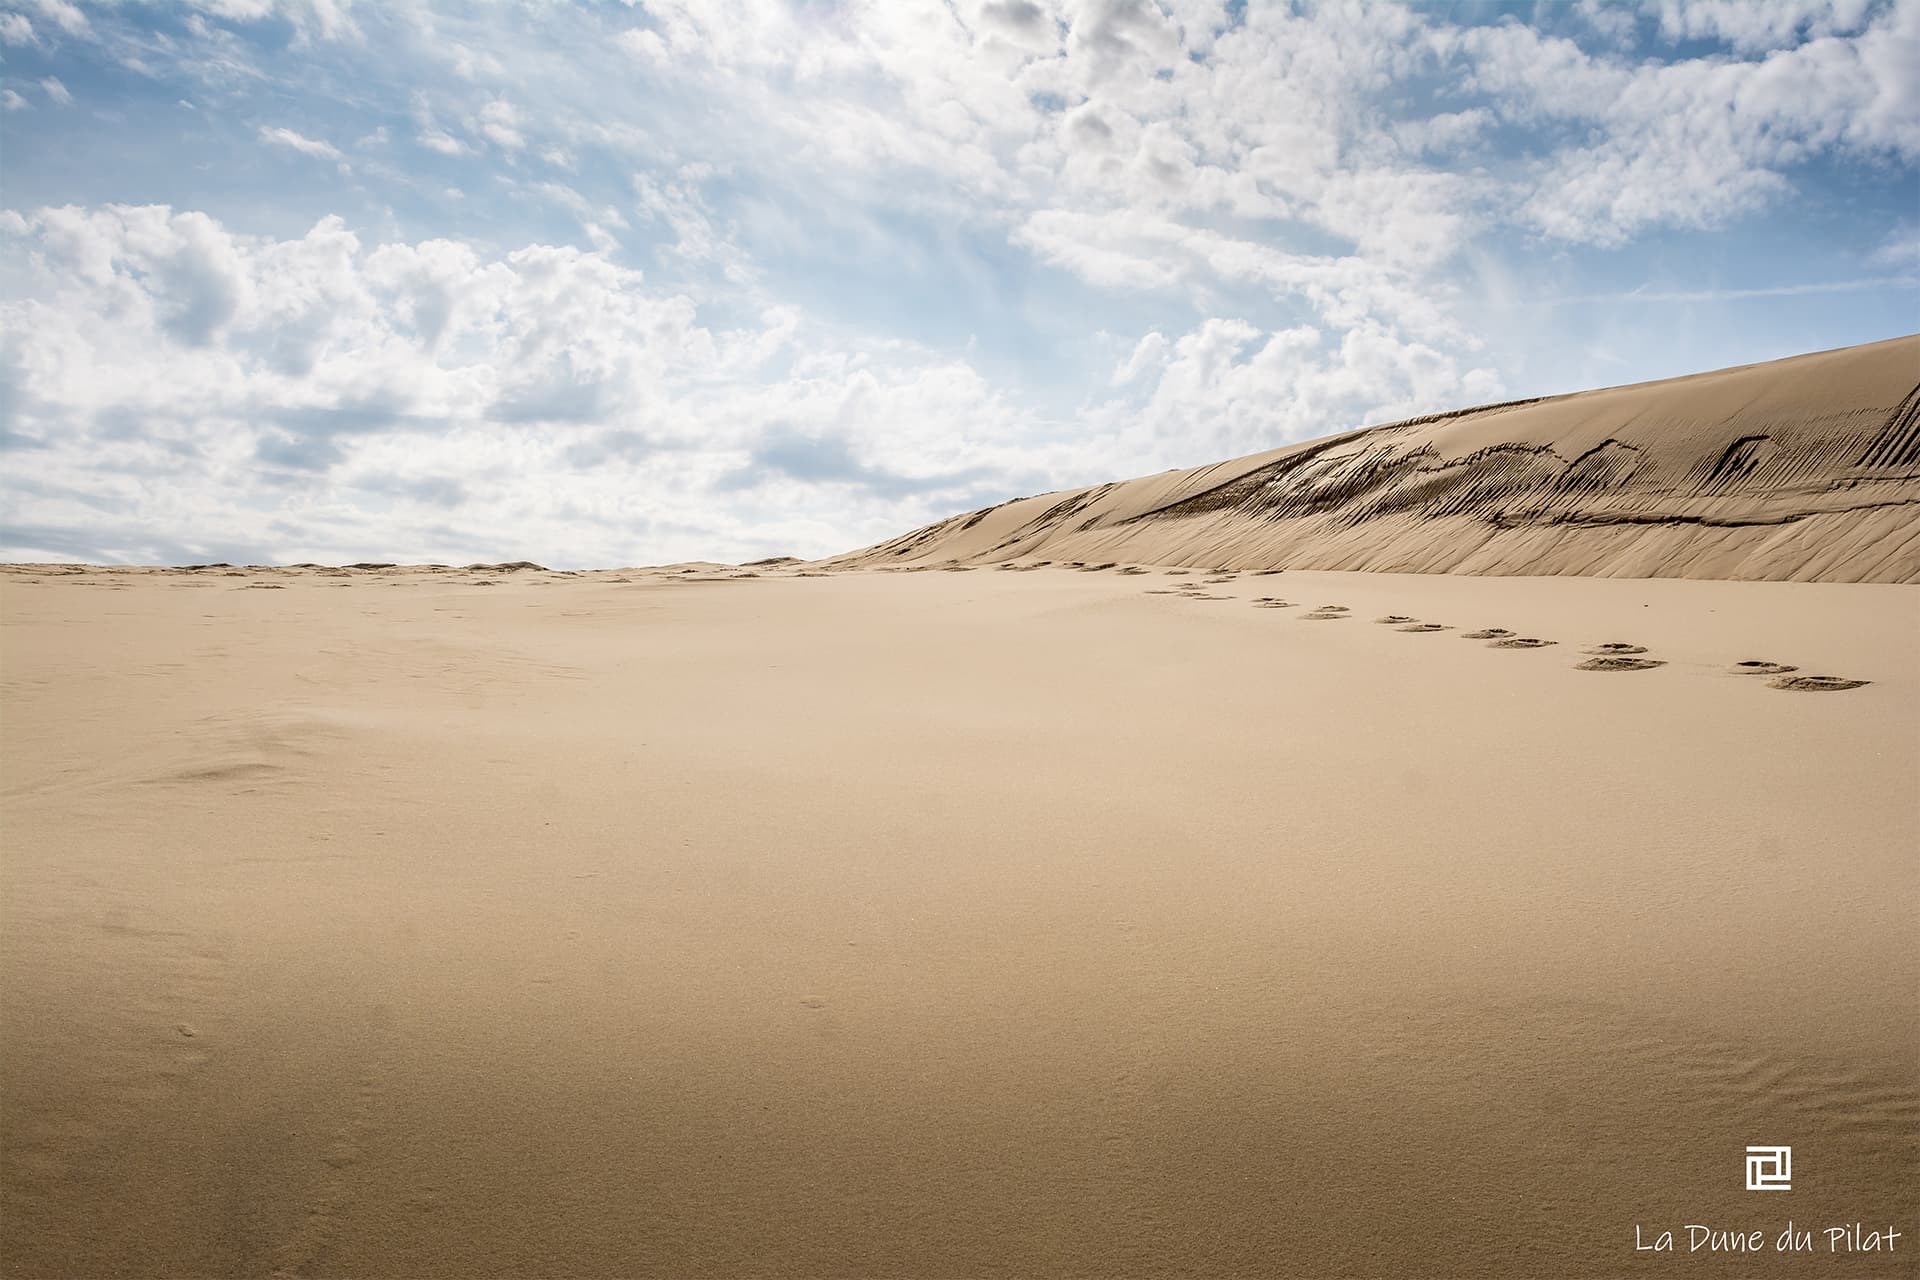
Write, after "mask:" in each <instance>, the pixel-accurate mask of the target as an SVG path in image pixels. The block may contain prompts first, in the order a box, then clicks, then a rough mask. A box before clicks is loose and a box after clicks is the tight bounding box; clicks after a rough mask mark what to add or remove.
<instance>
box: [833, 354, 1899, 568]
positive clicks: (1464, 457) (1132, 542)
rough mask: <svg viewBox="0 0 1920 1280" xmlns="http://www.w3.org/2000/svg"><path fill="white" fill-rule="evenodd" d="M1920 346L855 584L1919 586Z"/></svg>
mask: <svg viewBox="0 0 1920 1280" xmlns="http://www.w3.org/2000/svg"><path fill="white" fill-rule="evenodd" d="M1917 384H1920V335H1914V336H1911V337H1905V338H1894V339H1891V340H1889V341H1886V342H1875V343H1869V344H1867V345H1864V346H1858V347H1843V348H1841V349H1839V350H1835V351H1821V352H1815V353H1814V354H1812V355H1804V356H1794V357H1792V358H1790V359H1786V360H1775V361H1771V362H1769V363H1766V364H1755V365H1743V366H1741V367H1739V368H1735V369H1721V370H1718V371H1716V372H1713V373H1700V374H1693V375H1691V376H1689V377H1685V378H1669V379H1666V380H1663V381H1660V382H1644V383H1639V384H1637V385H1634V386H1627V387H1610V388H1607V389H1605V390H1601V391H1584V392H1580V393H1577V394H1574V395H1564V396H1549V397H1547V398H1545V399H1539V400H1523V401H1514V402H1511V403H1508V404H1497V405H1487V406H1483V407H1481V408H1477V409H1463V410H1460V411H1458V412H1455V413H1442V414H1435V415H1432V416H1429V417H1424V418H1414V419H1410V420H1408V421H1406V422H1397V423H1389V424H1386V425H1383V426H1377V427H1368V428H1365V429H1362V430H1359V431H1350V432H1346V433H1345V434H1342V435H1336V436H1328V437H1326V438H1324V439H1319V440H1309V441H1307V442H1305V443H1303V444H1294V445H1288V446H1286V447H1284V448H1280V449H1273V450H1269V451H1268V452H1266V453H1259V454H1254V455H1252V456H1251V457H1246V458H1236V459H1234V460H1232V461H1229V462H1217V463H1212V464H1210V465H1207V466H1202V467H1193V468H1188V469H1186V470H1177V471H1168V472H1164V473H1162V474H1160V475H1157V476H1146V477H1142V478H1140V479H1137V480H1128V481H1124V482H1119V483H1112V484H1101V485H1094V486H1091V487H1089V488H1085V489H1074V490H1070V491H1067V492H1064V493H1049V494H1043V495H1040V496H1038V497H1033V498H1021V499H1018V500H1016V501H1013V502H1006V503H1002V504H1000V505H999V506H996V507H987V508H984V509H982V510H979V511H974V512H969V513H967V514H965V515H959V516H954V517H952V518H951V519H948V520H942V521H940V522H939V523H938V524H933V525H929V526H927V527H926V528H924V529H918V530H915V531H913V532H911V533H904V534H901V535H900V536H899V537H897V538H891V539H888V540H887V541H886V542H883V543H880V544H879V545H878V546H874V547H869V548H867V549H865V550H863V551H857V552H852V553H850V554H848V555H847V556H844V557H840V558H839V559H838V561H837V563H839V564H843V565H846V566H850V567H851V566H876V565H909V564H928V563H934V562H952V563H982V562H993V561H1003V560H1014V559H1021V558H1028V559H1031V558H1033V557H1046V558H1049V559H1052V560H1058V561H1074V560H1081V561H1087V562H1091V563H1097V562H1102V561H1130V560H1146V561H1152V562H1154V563H1156V564H1185V565H1199V566H1215V565H1229V566H1232V567H1234V568H1238V569H1265V568H1276V567H1280V566H1285V567H1287V568H1294V569H1365V570H1372V571H1376V572H1400V573H1471V574H1527V575H1546V574H1580V575H1584V576H1588V577H1611V578H1737V579H1763V580H1774V581H1795V582H1920V385H1917Z"/></svg>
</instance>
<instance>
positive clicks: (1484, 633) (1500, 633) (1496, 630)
mask: <svg viewBox="0 0 1920 1280" xmlns="http://www.w3.org/2000/svg"><path fill="white" fill-rule="evenodd" d="M1512 634H1513V632H1511V631H1509V630H1507V629H1506V628H1505V627H1486V628H1483V629H1481V630H1479V631H1463V632H1461V634H1460V638H1461V639H1462V640H1504V639H1506V638H1507V637H1508V636H1510V635H1512Z"/></svg>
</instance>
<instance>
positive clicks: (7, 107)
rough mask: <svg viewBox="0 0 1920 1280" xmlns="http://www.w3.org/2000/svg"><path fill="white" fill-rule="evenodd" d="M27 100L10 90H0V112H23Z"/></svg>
mask: <svg viewBox="0 0 1920 1280" xmlns="http://www.w3.org/2000/svg"><path fill="white" fill-rule="evenodd" d="M26 109H27V100H26V99H25V98H23V97H21V96H20V95H19V94H17V93H15V92H14V91H13V90H11V89H0V111H25V110H26Z"/></svg>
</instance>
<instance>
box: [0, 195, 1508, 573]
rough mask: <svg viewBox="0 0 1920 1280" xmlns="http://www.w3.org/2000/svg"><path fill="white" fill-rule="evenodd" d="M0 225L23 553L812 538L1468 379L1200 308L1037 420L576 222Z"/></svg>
mask: <svg viewBox="0 0 1920 1280" xmlns="http://www.w3.org/2000/svg"><path fill="white" fill-rule="evenodd" d="M0 231H4V234H5V235H6V236H7V237H8V238H9V240H10V241H11V245H10V248H11V249H12V250H13V251H15V252H17V253H19V254H20V255H21V256H22V257H23V259H24V260H25V261H26V263H27V264H28V266H29V269H30V271H31V274H32V277H33V278H32V279H31V281H30V282H29V287H28V288H27V289H26V291H25V292H24V293H23V294H22V295H20V296H17V297H14V298H12V299H11V300H9V301H7V302H5V303H4V304H0V329H3V330H4V331H5V332H6V333H8V334H10V335H13V337H12V339H11V346H10V348H9V351H10V353H11V355H10V363H9V364H8V366H7V373H6V376H7V379H8V385H9V387H10V389H11V396H10V398H9V401H8V402H9V403H11V404H12V406H13V408H12V410H11V413H10V418H9V420H8V421H7V422H5V423H4V424H0V425H3V426H4V428H5V430H6V431H7V433H8V437H9V440H10V442H11V443H10V446H9V447H10V448H11V449H13V450H16V451H18V450H27V451H31V452H32V453H33V455H34V461H33V466H32V481H31V483H28V482H27V481H26V480H25V479H24V478H19V477H20V473H19V472H17V471H16V473H15V474H16V480H15V481H14V482H12V483H10V484H0V497H4V499H5V505H6V507H7V509H8V511H9V514H10V517H11V520H12V524H13V525H14V527H15V530H16V532H15V533H14V534H13V535H12V538H13V547H12V551H13V553H14V554H28V553H34V554H51V553H56V552H58V553H63V554H76V555H92V556H96V557H97V556H122V557H133V558H139V557H140V556H142V555H151V556H158V555H166V554H172V553H173V552H174V551H177V550H178V548H179V547H180V546H181V545H184V544H182V543H180V542H179V538H180V536H181V534H180V530H181V529H183V528H188V527H191V528H193V529H194V530H195V531H196V532H195V536H196V537H199V538H200V539H201V542H200V543H198V544H196V545H202V546H213V545H218V546H220V547H224V548H228V549H235V548H247V549H248V550H247V552H246V554H247V555H248V556H249V557H252V558H272V559H299V558H307V557H308V556H317V555H322V554H325V553H327V552H328V550H329V549H330V548H331V549H337V550H339V551H341V552H343V553H344V552H347V551H352V552H355V553H359V554H371V553H372V552H371V551H370V550H369V547H370V546H372V543H370V542H369V541H367V539H375V538H377V539H379V540H381V541H380V546H381V547H383V548H385V550H383V551H382V554H393V555H402V554H404V555H423V556H430V557H438V558H451V557H456V556H459V555H477V554H481V548H482V547H487V548H489V549H490V550H491V551H492V552H493V553H495V554H500V553H504V552H505V551H506V550H510V549H519V550H525V551H526V553H527V554H534V553H535V552H537V553H538V555H537V558H542V559H547V560H551V561H554V562H558V563H575V564H577V563H617V562H621V561H623V560H632V559H633V558H635V557H636V555H638V554H639V553H638V551H637V550H636V548H638V547H640V546H642V545H644V546H646V547H648V548H651V549H652V550H651V554H652V556H653V557H654V558H660V557H663V556H668V557H670V556H673V555H676V554H677V555H685V556H693V555H696V554H708V555H710V554H725V553H727V552H730V551H738V552H739V553H740V555H741V556H742V557H743V558H744V557H745V556H747V555H748V554H753V553H763V552H765V551H768V550H773V549H780V548H784V549H786V550H798V551H801V552H804V553H825V552H828V551H831V550H835V549H838V548H840V547H843V546H845V545H847V544H849V543H850V542H853V541H858V540H859V539H861V538H863V537H867V536H871V537H874V538H878V537H880V536H883V535H884V534H886V533H888V532H890V531H894V530H897V529H898V528H899V527H901V526H902V525H904V524H907V523H911V522H916V521H922V520H926V519H930V518H933V517H936V516H938V515H940V514H942V513H943V512H945V511H947V510H950V509H952V508H953V507H954V506H956V505H968V504H976V505H977V504H978V503H979V502H983V501H990V500H995V499H998V498H1004V497H1008V496H1012V495H1013V494H1015V493H1019V492H1030V491H1034V490H1036V489H1043V488H1045V487H1048V486H1049V485H1053V484H1061V483H1068V482H1073V481H1085V480H1090V479H1093V478H1096V477H1099V476H1103V475H1108V474H1112V473H1113V472H1114V470H1115V469H1116V468H1120V469H1123V470H1124V469H1126V468H1139V469H1143V470H1151V469H1157V468H1158V467H1159V466H1164V465H1167V463H1168V462H1170V461H1198V460H1200V458H1201V457H1202V456H1206V455H1207V451H1209V450H1211V451H1214V452H1216V453H1217V452H1219V451H1223V450H1224V451H1228V452H1232V451H1239V450H1244V449H1246V448H1251V447H1258V446H1262V445H1268V444H1272V443H1275V442H1277V441H1278V440H1281V439H1286V438H1294V437H1298V436H1302V435H1305V434H1312V433H1314V432H1316V431H1319V430H1324V429H1326V428H1327V427H1328V426H1329V425H1342V426H1344V425H1349V424H1350V423H1351V422H1352V421H1355V420H1358V419H1359V418H1364V417H1367V416H1369V415H1374V416H1377V415H1378V414H1379V413H1382V412H1389V411H1395V410H1398V409H1400V408H1402V407H1406V406H1413V407H1419V408H1430V407H1433V406H1434V404H1436V403H1445V402H1447V400H1448V399H1449V398H1450V397H1454V396H1458V395H1462V394H1478V393H1481V392H1487V391H1491V390H1492V389H1493V383H1492V382H1491V381H1490V380H1489V379H1488V378H1487V377H1486V376H1485V375H1483V374H1480V373H1475V374H1469V375H1465V376H1461V375H1458V374H1456V373H1455V372H1453V370H1452V366H1451V365H1450V364H1449V362H1448V361H1447V360H1445V359H1444V358H1441V357H1439V356H1438V355H1437V354H1436V353H1434V352H1432V351H1431V350H1429V349H1427V348H1425V347H1423V346H1421V345H1419V344H1414V343H1406V342H1402V341H1400V340H1399V339H1397V338H1396V337H1394V336H1393V335H1392V334H1390V333H1387V332H1385V331H1384V330H1381V329H1378V328H1367V329H1364V330H1361V331H1356V332H1354V333H1350V334H1349V335H1347V337H1346V338H1345V339H1344V340H1343V341H1341V342H1339V343H1337V344H1333V345H1331V346H1326V345H1324V343H1323V339H1322V337H1321V335H1320V334H1319V332H1318V331H1317V330H1316V329H1314V328H1312V327H1311V326H1307V327H1302V328H1298V329H1294V330H1289V331H1283V332H1274V333H1267V332H1263V331H1261V330H1259V329H1258V328H1257V327H1256V326H1253V325H1250V324H1248V323H1246V322H1244V321H1238V320H1230V319H1216V320H1209V321H1206V322H1205V323H1203V324H1201V325H1200V326H1199V327H1197V328H1196V329H1194V330H1193V331H1191V332H1189V333H1186V334H1184V335H1181V336H1178V337H1176V338H1173V339H1168V338H1165V337H1162V336H1161V335H1159V334H1157V333H1156V334H1150V335H1147V336H1146V337H1144V338H1142V339H1141V340H1140V342H1139V343H1138V344H1137V346H1136V347H1135V350H1134V354H1133V356H1132V358H1131V359H1130V361H1129V362H1128V365H1129V367H1128V371H1127V374H1126V376H1125V377H1123V378H1120V379H1118V380H1117V382H1118V383H1120V384H1122V385H1120V386H1117V387H1116V392H1117V394H1116V395H1115V397H1114V398H1112V399H1109V400H1106V401H1103V402H1099V403H1096V404H1091V405H1089V406H1088V407H1087V408H1086V409H1085V410H1083V411H1082V412H1080V413H1079V414H1077V415H1075V416H1074V417H1072V418H1071V419H1068V420H1064V421H1062V420H1048V419H1044V418H1040V417H1037V416H1035V415H1034V414H1033V413H1032V412H1031V411H1030V410H1026V409H1023V408H1021V407H1020V406H1019V405H1018V403H1017V402H1016V401H1014V400H1013V399H1011V398H1010V397H1009V396H1008V394H1007V393H1006V392H1005V391H1003V390H1001V389H998V388H996V387H994V386H993V385H992V384H991V383H990V382H989V381H988V380H987V379H986V378H985V377H984V376H983V375H982V374H981V373H980V371H979V370H977V369H975V368H974V367H972V366H971V365H970V364H968V363H966V362H964V361H958V360H954V359H951V358H945V357H941V356H939V355H937V354H935V353H933V352H930V351H925V350H922V349H918V348H915V347H912V346H910V345H902V344H899V343H881V344H878V345H869V346H856V347H846V346H842V345H836V344H831V343H828V344H822V342H821V341H820V340H819V339H818V338H817V337H816V338H812V339H809V338H807V337H806V336H805V335H806V332H807V326H806V322H805V319H804V317H802V316H800V315H799V314H797V313H796V312H794V311H793V310H792V309H790V308H788V309H781V310H778V311H776V312H774V313H770V314H769V315H767V316H766V317H765V321H764V323H763V324H761V325H760V326H758V327H750V328H744V329H726V328H719V327H716V326H714V325H712V324H710V323H708V322H706V321H705V320H704V319H703V317H702V315H701V312H700V308H699V306H697V305H696V304H695V302H694V301H693V300H692V299H691V298H689V297H688V296H686V295H685V294H681V293H677V292H674V291H671V290H667V289H660V288H656V287H653V286H650V285H649V284H648V282H647V281H646V279H645V277H644V275H643V274H642V273H641V272H640V271H637V270H635V269H633V268H630V267H624V266H621V265H619V264H617V263H615V262H612V261H610V260H608V259H607V258H606V257H605V256H603V255H601V254H597V253H593V252H586V251H582V250H580V249H577V248H572V247H567V246H554V245H538V244H536V245H528V246H525V247H523V248H519V249H515V250H512V251H509V252H506V253H504V254H491V253H488V252H485V251H482V250H480V249H478V248H477V247H475V246H473V245H470V244H466V243H462V242H458V241H451V240H425V241H417V242H407V241H394V242H388V243H380V244H372V245H369V244H368V243H366V242H365V241H363V239H362V238H361V236H360V235H359V234H357V233H356V232H355V231H353V230H352V229H351V228H349V227H348V226H347V225H346V224H345V223H344V222H343V221H341V220H340V219H338V218H332V217H329V218H325V219H322V220H321V221H320V222H318V223H316V224H315V225H314V226H313V227H312V228H311V229H310V230H308V231H307V232H306V234H304V235H303V236H300V237H298V238H293V239H272V238H267V237H255V236H245V235H238V234H235V233H233V232H232V231H230V230H228V229H226V228H225V227H223V226H222V225H220V224H219V223H218V222H216V221H214V220H213V219H211V218H208V217H207V216H206V215H204V214H201V213H197V212H182V211H176V210H172V209H168V208H165V207H161V206H142V207H127V206H108V207H105V208H96V209H86V208H59V209H42V210H38V211H36V212H34V213H32V214H31V215H26V216H21V215H11V216H10V217H9V218H8V219H7V220H5V222H4V224H0ZM1196 455H1199V456H1196ZM376 497H377V502H375V498H376ZM103 498H105V500H107V501H108V502H109V504H110V505H111V507H112V509H113V511H114V512H115V517H114V520H113V521H112V522H109V523H108V524H105V525H103V524H102V522H101V521H100V519H99V514H98V513H99V510H100V507H99V503H100V501H101V500H102V499H103ZM369 503H374V504H375V506H377V509H378V510H379V511H380V512H381V513H382V514H381V517H380V521H381V523H380V524H378V525H374V524H371V523H370V521H371V520H372V518H373V517H372V516H371V514H370V512H371V510H373V509H374V508H373V507H369V506H368V505H367V504H369ZM188 509H191V510H193V511H194V512H196V514H195V515H194V516H193V517H192V519H191V520H190V521H187V520H186V517H185V515H184V512H185V511H187V510H188ZM482 511H484V512H485V515H484V516H481V515H479V514H478V513H480V512H482ZM463 517H464V518H463ZM21 529H26V530H30V531H32V532H30V533H24V534H23V533H20V532H18V531H19V530H21ZM503 530H510V531H511V533H510V537H511V539H512V541H513V543H514V547H512V548H508V547H505V546H503V544H502V542H501V541H500V540H501V539H502V538H503V537H508V536H509V535H508V534H506V533H503V532H502V531H503ZM89 531H91V532H89ZM89 538H92V539H94V540H93V541H91V542H89ZM22 539H25V540H24V541H22ZM170 539H171V540H170ZM795 539H799V540H798V541H795ZM80 548H90V549H87V550H80ZM143 548H144V550H143ZM170 549H171V550H170Z"/></svg>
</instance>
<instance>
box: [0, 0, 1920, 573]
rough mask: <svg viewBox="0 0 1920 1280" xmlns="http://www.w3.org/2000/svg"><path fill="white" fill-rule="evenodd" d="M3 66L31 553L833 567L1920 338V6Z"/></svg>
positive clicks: (199, 5)
mask: <svg viewBox="0 0 1920 1280" xmlns="http://www.w3.org/2000/svg"><path fill="white" fill-rule="evenodd" d="M0 57H4V63H3V64H0V559H4V560H12V561H44V560H86V561H94V562H105V563H146V564H155V563H202V562H209V561H217V560H226V561H232V562H235V563H292V562H300V561H310V560H311V561H321V562H329V563H337V562H343V561H352V560H399V561H408V562H415V561H422V562H447V563H456V564H457V563H467V562H470V561H474V560H502V559H530V560H537V561H539V562H541V563H544V564H548V565H552V566H555V567H565V568H582V567H600V566H617V565H637V564H658V563H670V562H674V561H680V560H693V559H706V560H719V561H745V560H750V559H755V558H758V557H763V556H774V555H797V556H803V557H815V556H821V555H826V554H830V553H833V552H838V551H844V550H848V549H852V548H854V547H858V546H863V545H866V544H870V543H872V542H876V541H879V540H882V539H884V538H887V537H891V536H893V535H894V534H897V533H900V532H903V531H905V530H907V529H910V528H913V527H915V526H917V525H921V524H925V523H927V522H929V521H932V520H935V519H938V518H940V517H943V516H946V515H950V514H954V513H957V512H961V511H966V510H971V509H974V508H978V507H981V506H984V505H987V504H989V503H994V502H999V501H1003V500H1006V499H1009V498H1014V497H1020V496H1025V495H1028V494H1034V493H1042V492H1047V491H1050V490H1054V489H1061V488H1068V487H1073V486H1078V485H1084V484H1090V483H1096V482H1101V481H1107V480H1116V479H1123V478H1127V477H1131V476H1136V475H1143V474H1149V473H1153V472H1158V471H1162V470H1165V469H1167V468H1170V467H1179V466H1192V465H1197V464H1200V463H1206V462H1213V461H1218V460H1220V459H1224V458H1229V457H1234V456H1237V455H1241V454H1246V453H1251V452H1255V451H1258V450H1261V449H1267V448H1272V447H1274V446H1277V445H1280V444H1284V443H1288V442H1291V441H1297V440H1304V439H1310V438H1312V437H1315V436H1320V435H1325V434H1328V433H1330V432H1334V431H1340V430H1344V429H1347V428H1349V427H1354V426H1359V425H1364V424H1367V423H1375V422H1385V421H1392V420H1395V419H1398V418H1403V417H1407V416H1411V415H1414V414H1419V413H1427V412H1434V411H1439V410H1445V409H1453V408H1462V407H1466V406H1469V405H1473V404H1480V403H1488V402H1495V401H1500V400H1505V399H1514V398H1520V397H1526V396H1535V395H1544V394H1556V393H1560V392H1568V391H1576V390H1581V389H1585V388H1589V387H1596V386H1611V385H1617V384H1621V383H1627V382H1636V381H1643V380H1647V379H1652V378H1661V377H1669V376H1674V375H1679V374H1685V373H1693V372H1699V371H1702V370H1706V369H1713V368H1720V367H1724V366H1728V365H1734V364H1745V363H1751V362H1754V361H1759V360H1768V359H1774V358H1777V357H1780V356H1786V355H1792V354H1796V353H1799V352H1804V351H1815V350H1824V349H1828V348H1833V347H1839V346H1846V345H1850V344H1853V343H1859V342H1868V341H1874V340H1877V339H1882V338H1888V337H1894V336H1897V335H1900V334H1905V333H1911V332H1914V331H1916V330H1920V71H1916V68H1920V0H1914V2H1906V0H1900V2H1893V0H1765V2H1762V0H1753V2H1751V3H1749V2H1747V0H1700V2H1699V3H1692V4H1684V3H1678V2H1677V0H1676V2H1667V0H1659V2H1656V3H1648V4H1646V5H1644V6H1632V5H1624V4H1598V3H1591V2H1587V0H1582V2H1580V3H1558V4H1518V5H1514V4H1499V3H1491V2H1487V3H1478V2H1473V0H1461V2H1459V3H1451V4H1437V5H1422V6H1414V7H1408V8H1396V7H1392V6H1389V5H1387V4H1383V3H1368V4H1338V3H1331V4H1325V5H1288V4H1284V3H1273V4H1267V3H1258V2H1257V0H1245V2H1242V0H724V2H721V0H715V2H714V3H710V4H708V3H697V2H695V0H638V2H637V3H613V2H609V3H604V4H597V3H596V4H585V3H583V4H571V5H568V4H557V3H493V4H483V3H468V2H464V0H463V2H461V3H449V4H435V3H428V2H424V0H422V2H419V3H398V2H395V3H382V4H377V5H374V4H364V5H356V4H350V3H348V0H195V2H193V3H170V4H142V3H117V4H101V5H82V4H76V3H71V2H69V0H0ZM1916 377H1917V378H1920V371H1917V373H1916Z"/></svg>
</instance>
